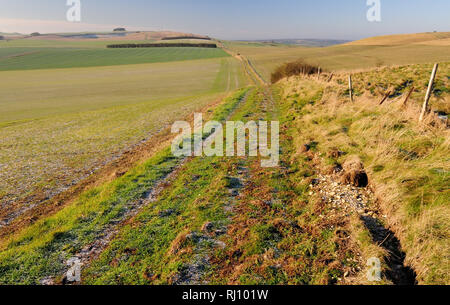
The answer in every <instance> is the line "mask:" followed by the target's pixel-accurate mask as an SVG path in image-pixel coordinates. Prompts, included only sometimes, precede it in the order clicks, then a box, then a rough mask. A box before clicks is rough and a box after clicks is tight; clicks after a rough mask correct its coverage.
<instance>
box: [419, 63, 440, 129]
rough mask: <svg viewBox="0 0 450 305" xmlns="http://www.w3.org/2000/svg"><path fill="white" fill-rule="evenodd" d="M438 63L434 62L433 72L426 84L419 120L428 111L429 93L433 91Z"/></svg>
mask: <svg viewBox="0 0 450 305" xmlns="http://www.w3.org/2000/svg"><path fill="white" fill-rule="evenodd" d="M438 67H439V64H434V67H433V72H432V73H431V78H430V83H429V84H428V90H427V94H426V95H425V101H424V103H423V107H422V113H421V114H420V118H419V121H420V122H422V121H423V119H424V118H425V115H426V114H427V112H428V102H429V101H430V97H431V93H432V91H433V85H434V79H435V78H436V73H437V69H438Z"/></svg>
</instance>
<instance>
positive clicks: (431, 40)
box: [347, 32, 450, 46]
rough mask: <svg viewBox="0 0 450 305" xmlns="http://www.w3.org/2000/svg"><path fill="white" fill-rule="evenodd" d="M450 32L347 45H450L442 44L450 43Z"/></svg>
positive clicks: (356, 42)
mask: <svg viewBox="0 0 450 305" xmlns="http://www.w3.org/2000/svg"><path fill="white" fill-rule="evenodd" d="M449 38H450V32H439V33H417V34H401V35H386V36H378V37H370V38H366V39H362V40H357V41H352V42H350V43H348V44H347V45H358V46H379V45H384V46H386V45H390V46H392V45H405V44H416V43H420V44H430V45H434V44H436V43H437V44H438V45H449V44H445V43H444V44H442V42H443V41H447V43H448V42H449V40H448V39H449Z"/></svg>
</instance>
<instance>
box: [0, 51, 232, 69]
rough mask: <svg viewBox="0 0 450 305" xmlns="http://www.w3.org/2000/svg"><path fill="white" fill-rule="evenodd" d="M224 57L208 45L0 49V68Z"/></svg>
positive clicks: (138, 62) (99, 64)
mask: <svg viewBox="0 0 450 305" xmlns="http://www.w3.org/2000/svg"><path fill="white" fill-rule="evenodd" d="M226 56H228V55H227V54H226V53H225V52H224V51H223V50H221V49H212V48H141V49H102V48H91V49H76V48H34V47H30V48H0V71H11V70H32V69H55V68H78V67H93V66H113V65H130V64H143V63H157V62H173V61H187V60H195V59H207V58H219V57H226Z"/></svg>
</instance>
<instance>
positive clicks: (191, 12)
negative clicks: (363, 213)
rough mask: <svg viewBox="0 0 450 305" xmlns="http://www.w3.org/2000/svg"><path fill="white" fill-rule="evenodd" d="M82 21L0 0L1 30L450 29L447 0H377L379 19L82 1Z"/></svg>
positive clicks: (264, 5) (341, 4)
mask: <svg viewBox="0 0 450 305" xmlns="http://www.w3.org/2000/svg"><path fill="white" fill-rule="evenodd" d="M81 4H82V10H81V18H82V20H81V23H78V24H73V23H70V22H68V21H66V11H67V9H68V7H67V6H66V0H0V32H16V31H17V32H24V33H29V32H32V31H39V32H66V31H85V30H91V31H97V30H109V29H110V28H111V27H112V26H125V27H127V28H129V29H134V30H136V29H142V30H176V31H185V32H192V33H198V34H206V35H210V36H213V37H217V38H222V39H270V38H272V39H276V38H322V39H324V38H331V39H333V38H334V39H359V38H363V37H369V36H375V35H383V34H395V33H416V32H428V31H434V30H436V31H450V1H449V0H381V17H382V21H381V22H375V23H370V22H368V21H367V19H366V13H367V10H368V6H367V4H366V0H81Z"/></svg>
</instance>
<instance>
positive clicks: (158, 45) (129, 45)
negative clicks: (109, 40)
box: [107, 43, 217, 49]
mask: <svg viewBox="0 0 450 305" xmlns="http://www.w3.org/2000/svg"><path fill="white" fill-rule="evenodd" d="M188 47H191V48H213V49H215V48H217V45H216V44H212V43H123V44H110V45H108V46H107V48H111V49H117V48H188Z"/></svg>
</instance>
